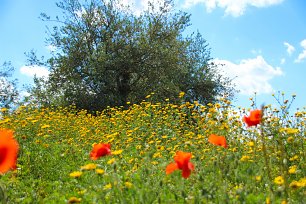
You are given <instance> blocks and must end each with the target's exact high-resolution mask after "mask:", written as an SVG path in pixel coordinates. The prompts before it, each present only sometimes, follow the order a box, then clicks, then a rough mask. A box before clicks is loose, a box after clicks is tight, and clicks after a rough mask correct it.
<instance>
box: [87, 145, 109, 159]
mask: <svg viewBox="0 0 306 204" xmlns="http://www.w3.org/2000/svg"><path fill="white" fill-rule="evenodd" d="M110 148H111V145H110V144H103V143H100V144H95V145H94V146H93V149H92V151H91V152H90V158H91V159H93V160H97V159H99V158H100V157H103V156H106V155H109V154H111V150H110Z"/></svg>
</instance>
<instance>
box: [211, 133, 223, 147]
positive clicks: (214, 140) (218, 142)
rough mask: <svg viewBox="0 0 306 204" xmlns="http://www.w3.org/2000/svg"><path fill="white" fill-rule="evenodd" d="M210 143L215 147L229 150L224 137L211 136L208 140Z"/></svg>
mask: <svg viewBox="0 0 306 204" xmlns="http://www.w3.org/2000/svg"><path fill="white" fill-rule="evenodd" d="M208 142H210V143H211V144H214V145H218V146H222V147H224V148H227V143H226V139H225V137H223V136H219V135H215V134H211V135H210V136H209V138H208Z"/></svg>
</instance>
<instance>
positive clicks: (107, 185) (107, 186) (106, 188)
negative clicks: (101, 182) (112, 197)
mask: <svg viewBox="0 0 306 204" xmlns="http://www.w3.org/2000/svg"><path fill="white" fill-rule="evenodd" d="M111 188H112V184H111V183H109V184H106V185H105V186H104V187H103V190H109V189H111Z"/></svg>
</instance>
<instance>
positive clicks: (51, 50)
mask: <svg viewBox="0 0 306 204" xmlns="http://www.w3.org/2000/svg"><path fill="white" fill-rule="evenodd" d="M46 49H47V50H48V51H49V52H54V51H56V47H55V46H54V45H48V46H46Z"/></svg>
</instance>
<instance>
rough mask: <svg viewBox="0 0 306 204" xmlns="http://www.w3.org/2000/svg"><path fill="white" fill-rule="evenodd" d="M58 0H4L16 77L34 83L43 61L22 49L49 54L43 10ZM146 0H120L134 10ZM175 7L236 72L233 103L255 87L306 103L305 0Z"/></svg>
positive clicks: (5, 46)
mask: <svg viewBox="0 0 306 204" xmlns="http://www.w3.org/2000/svg"><path fill="white" fill-rule="evenodd" d="M55 2H56V1H55V0H48V1H42V0H27V1H24V0H0V29H1V32H0V63H1V64H2V63H3V62H4V61H11V62H12V64H13V65H14V67H15V68H16V70H15V73H14V77H15V78H17V79H18V80H19V85H20V87H21V86H22V84H30V83H32V79H33V76H34V74H37V75H38V76H46V75H47V74H48V71H47V70H46V69H45V68H43V67H27V66H25V64H26V56H25V54H24V52H29V51H30V50H31V49H33V50H35V51H36V52H37V54H38V56H41V55H45V56H48V53H49V52H50V47H49V46H48V45H47V44H46V43H45V38H46V37H47V34H46V33H45V31H46V27H45V26H46V25H47V24H46V23H45V22H42V21H41V20H40V19H39V18H38V17H39V15H40V13H41V12H46V13H47V14H49V15H51V16H53V17H54V16H55V15H60V16H61V10H60V9H58V8H57V7H56V5H55ZM146 2H147V0H122V3H124V4H128V5H131V6H132V7H133V8H134V11H135V12H140V11H141V10H142V9H144V8H145V7H144V5H146ZM175 7H176V9H178V10H183V11H186V12H188V13H190V14H192V16H191V23H192V25H191V26H190V27H189V28H188V30H187V31H186V32H193V31H197V30H198V31H199V32H200V33H201V34H202V35H203V37H204V38H205V39H206V40H207V42H208V43H209V46H210V48H211V55H212V57H213V58H214V61H215V63H220V64H224V66H223V67H222V68H220V69H221V71H222V72H223V73H224V75H225V76H228V77H230V78H234V82H235V84H236V86H235V87H236V88H237V89H239V90H240V93H238V94H237V95H236V99H235V101H234V104H235V105H237V106H240V105H241V106H243V107H248V106H249V104H250V102H249V100H248V98H250V97H252V96H253V95H254V92H255V91H256V92H257V103H258V105H260V104H262V103H265V104H277V102H276V101H275V100H274V99H273V97H272V96H271V95H272V93H276V95H277V93H278V91H280V92H284V93H285V94H286V96H287V98H289V99H290V98H291V95H292V94H296V95H297V98H296V100H295V102H294V104H293V108H294V109H295V108H297V107H300V108H302V107H304V106H306V80H305V76H306V13H305V9H306V1H303V0H244V1H241V0H176V1H175Z"/></svg>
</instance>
